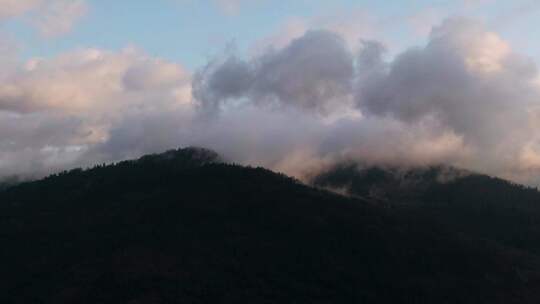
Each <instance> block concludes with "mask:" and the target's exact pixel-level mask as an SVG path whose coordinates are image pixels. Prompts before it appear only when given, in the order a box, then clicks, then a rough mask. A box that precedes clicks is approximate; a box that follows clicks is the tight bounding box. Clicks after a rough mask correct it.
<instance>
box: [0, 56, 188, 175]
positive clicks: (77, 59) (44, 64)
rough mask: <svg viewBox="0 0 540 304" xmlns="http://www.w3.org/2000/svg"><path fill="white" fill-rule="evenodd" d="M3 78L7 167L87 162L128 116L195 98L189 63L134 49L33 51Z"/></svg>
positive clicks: (0, 106)
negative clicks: (39, 55) (48, 54)
mask: <svg viewBox="0 0 540 304" xmlns="http://www.w3.org/2000/svg"><path fill="white" fill-rule="evenodd" d="M0 78H1V84H0V127H1V129H2V130H1V131H0V135H1V136H0V154H1V156H0V175H7V174H8V173H9V174H13V173H20V174H38V175H39V174H43V173H47V172H50V171H51V170H54V169H58V168H63V167H69V166H73V165H77V164H86V162H83V160H82V159H81V157H82V155H87V153H88V150H90V149H92V147H94V146H96V145H99V144H101V143H103V142H105V141H107V140H108V138H109V137H110V131H111V129H112V128H114V127H115V125H116V124H117V123H118V122H120V121H123V120H124V119H125V117H128V116H130V115H136V114H137V113H152V112H159V113H168V112H174V111H177V109H178V108H182V107H186V108H189V105H190V103H191V80H190V78H191V76H190V74H189V73H188V72H187V71H185V70H184V69H183V68H182V67H181V66H178V65H176V64H174V63H170V62H166V61H164V60H161V59H156V58H152V57H149V56H147V55H146V54H144V53H142V52H140V51H137V50H134V49H125V50H123V51H120V52H109V51H104V50H99V49H81V50H78V51H73V52H69V53H66V54H62V55H60V56H58V57H55V58H49V59H33V60H30V61H28V62H26V63H25V64H20V65H19V66H18V67H14V68H12V69H10V70H5V71H3V73H1V75H0ZM157 123H160V122H159V121H158V122H157ZM91 159H97V158H91ZM108 160H112V159H111V158H109V159H108Z"/></svg>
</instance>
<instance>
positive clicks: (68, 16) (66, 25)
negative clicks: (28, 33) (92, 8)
mask: <svg viewBox="0 0 540 304" xmlns="http://www.w3.org/2000/svg"><path fill="white" fill-rule="evenodd" d="M87 12H88V5H87V3H86V1H85V0H0V21H2V20H5V19H9V18H17V17H23V16H24V17H27V19H28V21H29V23H30V24H31V25H32V26H34V27H35V28H36V30H37V31H38V32H39V33H40V34H41V35H42V36H43V37H46V38H54V37H58V36H62V35H65V34H67V33H69V32H71V30H72V29H73V26H74V25H75V24H76V23H77V22H78V21H79V20H80V19H81V18H82V17H84V16H85V15H86V13H87Z"/></svg>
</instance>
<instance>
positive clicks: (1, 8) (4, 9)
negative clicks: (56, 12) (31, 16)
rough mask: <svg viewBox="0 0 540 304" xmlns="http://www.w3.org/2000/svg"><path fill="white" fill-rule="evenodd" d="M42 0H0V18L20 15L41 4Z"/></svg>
mask: <svg viewBox="0 0 540 304" xmlns="http://www.w3.org/2000/svg"><path fill="white" fill-rule="evenodd" d="M41 2H42V0H0V20H1V19H5V18H11V17H16V16H20V15H22V14H24V13H26V12H28V11H30V10H32V9H34V8H36V7H38V6H39V5H40V4H41Z"/></svg>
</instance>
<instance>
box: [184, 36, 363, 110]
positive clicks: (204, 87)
mask: <svg viewBox="0 0 540 304" xmlns="http://www.w3.org/2000/svg"><path fill="white" fill-rule="evenodd" d="M353 69H354V67H353V56H352V54H351V53H350V52H349V50H348V49H347V48H346V45H345V42H344V41H343V39H342V38H341V37H340V36H338V35H337V34H334V33H331V32H328V31H309V32H307V33H306V34H305V35H304V36H302V37H300V38H298V39H295V40H293V41H292V42H291V43H290V44H289V45H288V46H287V47H285V48H283V49H281V50H277V51H269V52H267V53H265V54H264V55H262V56H260V57H256V58H253V59H252V60H251V61H249V62H248V61H243V60H241V59H238V58H236V57H234V55H233V56H231V57H228V58H225V60H223V61H218V62H213V63H211V64H209V65H208V66H207V67H206V68H205V69H204V70H202V71H201V72H200V73H198V75H197V76H196V77H195V82H194V93H195V96H196V97H197V98H198V99H199V100H200V101H201V102H202V106H203V107H205V108H215V107H218V106H220V105H226V103H227V102H229V101H231V100H233V99H240V98H247V99H249V100H250V101H253V102H256V103H259V104H261V105H267V106H272V105H274V106H281V105H286V104H292V105H295V106H297V107H300V108H304V109H310V110H316V111H321V112H327V111H329V110H330V108H333V107H336V106H339V103H341V102H343V101H344V97H345V96H346V95H347V94H348V93H349V92H350V90H351V86H352V83H351V80H352V76H353Z"/></svg>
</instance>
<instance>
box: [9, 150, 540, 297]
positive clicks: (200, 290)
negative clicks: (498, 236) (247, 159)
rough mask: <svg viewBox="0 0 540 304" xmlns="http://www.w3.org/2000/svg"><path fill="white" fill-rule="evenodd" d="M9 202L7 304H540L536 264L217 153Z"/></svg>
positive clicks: (121, 169) (51, 187) (109, 174)
mask: <svg viewBox="0 0 540 304" xmlns="http://www.w3.org/2000/svg"><path fill="white" fill-rule="evenodd" d="M455 187H458V185H456V186H455ZM471 187H472V186H471ZM445 189H453V188H445ZM459 189H461V188H459ZM437 191H439V190H437ZM437 191H435V192H434V193H435V194H431V193H426V194H425V195H426V196H427V195H443V194H444V195H446V196H445V197H446V198H447V200H446V201H441V204H452V202H453V201H454V200H455V199H457V197H454V196H452V195H451V194H447V193H446V192H444V191H446V190H440V191H439V192H437ZM448 191H450V190H448ZM524 191H526V190H524ZM0 202H1V203H0V240H1V242H2V248H3V249H2V250H0V269H2V271H1V272H0V286H2V292H1V293H0V303H115V304H116V303H538V302H539V301H540V294H539V290H538V286H540V285H539V284H540V266H539V260H538V258H537V256H536V255H535V254H533V253H530V252H527V251H524V250H518V249H515V248H513V247H508V246H506V245H504V244H502V243H498V242H494V241H493V240H490V239H485V238H480V237H477V235H474V236H472V237H470V236H468V235H466V234H463V233H461V232H459V231H458V232H456V231H455V230H454V229H453V228H452V229H449V227H450V226H448V225H446V223H442V224H441V223H438V220H432V219H431V218H429V217H426V216H425V214H423V213H422V214H420V213H419V214H417V213H415V212H406V213H405V212H401V211H399V210H395V209H392V208H381V207H379V206H377V204H375V203H374V202H373V201H372V200H368V199H358V198H346V197H343V196H339V195H336V194H333V193H330V192H327V191H323V190H318V189H315V188H311V187H308V186H305V185H302V184H301V183H299V182H297V181H296V180H294V179H291V178H288V177H286V176H283V175H280V174H276V173H273V172H271V171H268V170H266V169H262V168H246V167H241V166H236V165H229V164H224V163H220V162H219V157H218V156H217V155H216V154H215V153H213V152H210V151H207V150H201V149H184V150H177V151H170V152H167V153H165V154H161V155H152V156H147V157H143V158H141V159H139V160H137V161H127V162H121V163H119V164H116V165H110V166H98V167H95V168H92V169H89V170H73V171H69V172H64V173H61V174H57V175H54V176H51V177H48V178H46V179H43V180H41V181H36V182H31V183H24V184H21V185H18V186H14V187H11V188H9V189H7V190H4V191H2V192H0Z"/></svg>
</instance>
